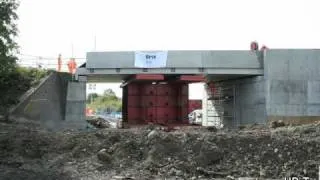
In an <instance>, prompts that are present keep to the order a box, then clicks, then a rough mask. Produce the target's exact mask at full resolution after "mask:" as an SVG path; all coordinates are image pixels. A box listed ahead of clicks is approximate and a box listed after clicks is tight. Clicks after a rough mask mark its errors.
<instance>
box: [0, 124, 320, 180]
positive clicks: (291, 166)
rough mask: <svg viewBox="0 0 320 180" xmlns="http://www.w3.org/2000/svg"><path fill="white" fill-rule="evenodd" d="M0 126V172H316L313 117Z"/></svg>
mask: <svg viewBox="0 0 320 180" xmlns="http://www.w3.org/2000/svg"><path fill="white" fill-rule="evenodd" d="M0 132H5V133H0V167H1V168H0V179H81V178H83V177H85V178H86V179H141V180H144V179H218V178H222V179H230V180H232V179H252V178H259V179H263V178H266V179H267V178H269V179H270V178H272V179H283V178H284V177H289V176H299V177H310V178H313V179H315V178H316V177H317V174H318V165H319V164H320V140H319V137H320V124H313V125H304V126H295V127H291V126H285V127H279V128H276V129H268V128H265V129H264V130H261V129H250V128H249V129H243V130H240V131H225V130H222V129H219V130H218V131H216V132H211V131H209V130H207V129H206V128H201V127H194V128H192V127H189V128H188V129H186V128H181V129H176V130H174V131H170V132H165V131H162V130H161V129H158V128H156V127H153V128H152V129H150V128H146V127H142V128H131V129H111V128H108V129H97V130H95V131H90V132H54V133H53V132H47V131H45V130H44V129H42V128H41V127H39V126H38V125H33V124H32V123H30V122H24V123H18V122H11V123H2V124H0Z"/></svg>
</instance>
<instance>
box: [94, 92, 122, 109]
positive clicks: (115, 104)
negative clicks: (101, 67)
mask: <svg viewBox="0 0 320 180" xmlns="http://www.w3.org/2000/svg"><path fill="white" fill-rule="evenodd" d="M121 104H122V100H121V99H120V98H118V97H117V96H116V94H115V92H114V91H112V89H106V90H105V91H104V93H103V95H102V96H98V97H97V98H95V100H94V101H93V102H92V101H91V103H89V104H88V106H89V107H90V108H93V109H99V110H103V111H121Z"/></svg>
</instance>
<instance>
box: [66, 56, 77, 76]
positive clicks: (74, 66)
mask: <svg viewBox="0 0 320 180" xmlns="http://www.w3.org/2000/svg"><path fill="white" fill-rule="evenodd" d="M68 69H69V73H71V74H75V73H76V70H77V63H76V61H75V59H74V58H71V59H70V60H69V62H68Z"/></svg>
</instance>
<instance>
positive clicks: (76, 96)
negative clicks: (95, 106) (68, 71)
mask: <svg viewBox="0 0 320 180" xmlns="http://www.w3.org/2000/svg"><path fill="white" fill-rule="evenodd" d="M85 108H86V83H85V82H69V83H68V91H67V104H66V123H67V124H68V126H72V127H73V128H74V129H82V128H85V127H86V124H87V123H86V119H85Z"/></svg>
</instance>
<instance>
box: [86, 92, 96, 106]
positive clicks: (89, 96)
mask: <svg viewBox="0 0 320 180" xmlns="http://www.w3.org/2000/svg"><path fill="white" fill-rule="evenodd" d="M98 97H99V95H98V94H97V93H90V94H88V96H87V103H88V104H90V103H91V102H93V101H94V100H95V99H97V98H98Z"/></svg>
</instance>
